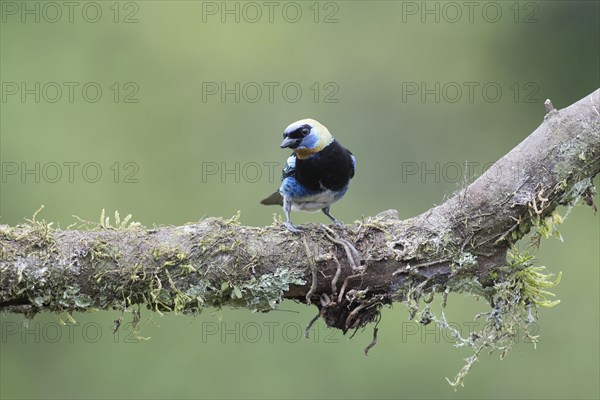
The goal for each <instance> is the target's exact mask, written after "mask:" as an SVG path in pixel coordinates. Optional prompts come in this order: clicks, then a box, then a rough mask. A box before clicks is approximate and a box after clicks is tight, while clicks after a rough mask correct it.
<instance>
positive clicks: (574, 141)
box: [0, 89, 600, 367]
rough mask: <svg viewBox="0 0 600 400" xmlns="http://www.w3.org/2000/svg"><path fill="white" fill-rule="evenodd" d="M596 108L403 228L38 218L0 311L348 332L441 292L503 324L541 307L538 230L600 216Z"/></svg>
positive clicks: (7, 245)
mask: <svg viewBox="0 0 600 400" xmlns="http://www.w3.org/2000/svg"><path fill="white" fill-rule="evenodd" d="M599 97H600V89H599V90H596V91H595V92H594V93H592V94H591V95H589V96H586V97H585V98H583V99H582V100H580V101H578V102H576V103H575V104H573V105H571V106H569V107H567V108H565V109H563V110H560V111H559V110H555V109H554V108H553V106H552V104H551V103H550V102H547V103H546V111H547V114H546V116H545V118H544V121H543V122H542V123H541V125H540V126H539V127H538V128H537V129H536V130H535V131H534V132H533V133H532V134H531V135H529V137H527V138H526V139H525V140H524V141H523V142H521V143H520V144H519V145H518V146H517V147H515V148H514V149H513V150H512V151H510V152H509V153H508V154H507V155H505V156H504V157H503V158H501V159H500V160H499V161H498V162H496V163H495V164H494V165H493V166H492V167H490V168H489V169H488V170H487V171H486V172H485V173H484V174H483V175H482V176H481V177H479V178H478V179H477V180H476V181H475V182H473V183H472V184H470V185H469V186H467V187H466V188H464V189H462V190H460V191H458V192H457V193H455V194H454V195H453V196H452V197H450V198H449V199H448V200H446V201H445V202H444V203H442V204H441V205H439V206H437V207H435V208H432V209H431V210H429V211H427V212H425V213H423V214H422V215H419V216H417V217H414V218H411V219H408V220H404V221H402V220H399V219H398V214H397V213H396V211H393V210H389V211H386V212H383V213H381V214H379V215H377V216H375V217H372V218H366V219H363V220H362V221H358V222H356V223H355V224H353V225H349V226H346V227H341V228H340V227H335V228H333V227H332V228H325V227H323V226H320V225H308V226H306V228H307V229H305V230H304V232H303V233H301V234H292V233H290V232H288V231H287V230H286V229H285V228H283V227H282V226H280V225H279V224H276V225H272V226H267V227H249V226H241V225H240V224H239V223H238V222H237V219H236V218H233V219H230V220H224V219H219V218H208V219H205V220H202V221H200V222H198V223H195V224H190V225H185V226H178V227H160V228H156V229H145V228H143V227H141V226H139V225H138V224H129V225H128V223H127V221H124V222H121V221H119V220H118V219H119V217H118V215H116V216H115V217H116V220H117V221H116V225H115V226H110V224H109V221H108V219H107V218H105V217H104V216H103V217H102V220H101V222H100V224H96V225H94V226H87V227H83V228H88V229H87V230H85V229H76V230H58V229H53V228H52V226H51V224H48V223H46V222H45V221H40V220H38V219H37V218H36V217H35V216H34V218H33V219H31V220H29V221H28V222H27V223H25V224H22V225H18V226H15V227H9V226H6V225H3V226H0V274H1V275H0V310H2V311H5V312H14V313H24V314H29V315H32V314H35V313H37V312H41V311H55V312H60V311H69V312H70V311H89V310H108V309H116V310H126V309H130V308H131V307H133V306H137V307H138V309H139V306H142V305H144V306H147V307H148V308H150V309H152V310H155V311H158V312H166V311H174V312H181V313H187V312H198V311H200V310H201V309H202V308H204V307H208V306H210V307H221V306H233V307H246V308H249V309H252V310H259V311H268V310H271V309H273V308H275V307H276V306H277V304H278V303H279V302H280V301H281V300H282V299H283V298H289V299H296V300H298V301H301V302H313V303H315V304H316V305H317V307H319V309H320V315H321V316H322V317H323V318H324V319H325V321H326V322H327V324H328V325H329V326H332V327H337V328H340V329H342V330H344V332H345V331H347V330H348V329H351V328H358V327H361V326H364V325H365V324H366V323H368V322H371V321H373V320H375V319H376V318H377V317H378V316H379V309H380V308H381V306H382V305H384V304H389V303H392V302H394V301H406V302H408V304H409V305H412V308H413V309H412V311H413V312H416V310H417V308H418V303H419V299H421V298H422V296H423V295H426V294H429V293H434V292H438V293H440V292H443V293H448V292H452V291H455V292H468V293H473V294H477V295H482V296H484V297H485V298H486V299H487V300H488V301H489V302H490V304H491V306H492V307H493V309H494V310H496V311H497V310H499V309H501V308H502V307H505V306H506V302H507V301H508V300H507V299H506V298H505V297H502V296H504V295H506V290H513V291H517V290H520V291H521V292H522V293H520V296H519V297H518V298H519V299H520V300H518V302H519V304H520V305H521V306H523V307H531V306H537V305H540V304H538V303H539V302H542V303H543V299H542V300H540V297H539V296H542V297H543V294H544V293H546V292H545V291H544V290H543V287H546V286H547V285H548V284H549V283H548V282H547V280H546V277H547V276H546V275H543V274H540V273H539V272H537V271H535V270H529V269H527V268H530V267H531V266H528V265H527V262H526V260H525V261H522V262H520V263H517V265H515V262H514V258H513V259H512V261H509V260H507V252H508V251H509V250H510V249H511V248H512V247H513V245H514V244H515V243H516V242H518V241H519V240H520V239H521V238H523V236H524V235H525V234H526V233H528V232H529V231H530V230H531V228H532V227H533V228H535V229H536V231H537V232H538V233H539V235H540V236H543V235H548V234H550V233H551V231H552V230H553V228H554V226H555V225H556V224H557V223H559V222H561V217H560V216H559V215H558V214H557V213H556V212H555V210H556V208H557V206H559V205H572V204H574V203H575V202H576V201H577V200H578V199H580V198H583V199H584V200H585V202H587V203H588V204H589V205H591V206H593V200H592V197H593V194H594V186H593V184H592V178H593V177H594V176H595V175H596V174H597V173H598V171H599V170H600V100H599ZM594 207H595V206H594ZM80 228H81V227H80ZM89 228H92V229H89ZM356 250H357V251H356ZM531 268H533V267H531ZM536 274H537V275H536ZM540 276H541V277H544V278H539V277H540ZM536 277H537V278H539V279H538V280H537V281H536V280H535V279H534V278H536ZM525 279H528V281H527V282H525V281H524V280H525ZM536 282H537V283H536ZM532 285H533V286H532ZM536 285H537V286H536ZM544 285H546V286H544ZM532 287H533V288H532ZM524 288H525V289H524ZM527 288H530V289H527ZM531 288H532V289H531ZM527 290H529V292H523V291H527ZM536 293H537V297H536ZM528 295H529V297H528ZM536 302H538V303H536ZM504 309H508V308H506V307H505V308H504ZM427 311H428V308H427ZM425 319H427V318H425ZM441 323H443V321H441ZM469 367H470V366H469Z"/></svg>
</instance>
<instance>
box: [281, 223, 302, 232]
mask: <svg viewBox="0 0 600 400" xmlns="http://www.w3.org/2000/svg"><path fill="white" fill-rule="evenodd" d="M283 226H285V227H286V228H287V230H288V231H290V232H292V233H300V232H302V228H301V227H299V226H296V225H294V224H292V223H291V222H287V221H286V222H284V223H283Z"/></svg>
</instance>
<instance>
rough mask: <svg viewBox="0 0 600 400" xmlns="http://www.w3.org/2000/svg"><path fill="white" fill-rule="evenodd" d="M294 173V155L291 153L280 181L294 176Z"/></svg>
mask: <svg viewBox="0 0 600 400" xmlns="http://www.w3.org/2000/svg"><path fill="white" fill-rule="evenodd" d="M295 173H296V153H292V155H291V156H289V157H288V159H287V160H286V162H285V165H284V166H283V171H281V180H284V179H285V178H287V177H288V176H294V174H295Z"/></svg>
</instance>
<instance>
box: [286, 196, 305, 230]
mask: <svg viewBox="0 0 600 400" xmlns="http://www.w3.org/2000/svg"><path fill="white" fill-rule="evenodd" d="M291 210H292V202H291V200H290V199H289V197H285V196H284V197H283V213H284V214H285V222H284V223H283V225H284V226H285V227H286V228H287V229H288V231H290V232H293V233H300V232H302V230H301V229H300V227H298V226H296V225H294V224H292V220H291V219H290V211H291Z"/></svg>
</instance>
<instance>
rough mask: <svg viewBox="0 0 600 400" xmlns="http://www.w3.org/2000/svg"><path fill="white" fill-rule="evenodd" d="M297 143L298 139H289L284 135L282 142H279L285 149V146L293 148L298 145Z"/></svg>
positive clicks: (298, 142)
mask: <svg viewBox="0 0 600 400" xmlns="http://www.w3.org/2000/svg"><path fill="white" fill-rule="evenodd" d="M299 144H300V141H299V140H298V139H290V138H288V137H286V138H285V139H283V142H281V148H282V149H285V148H286V147H289V148H291V149H295V148H296V147H298V145H299Z"/></svg>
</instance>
